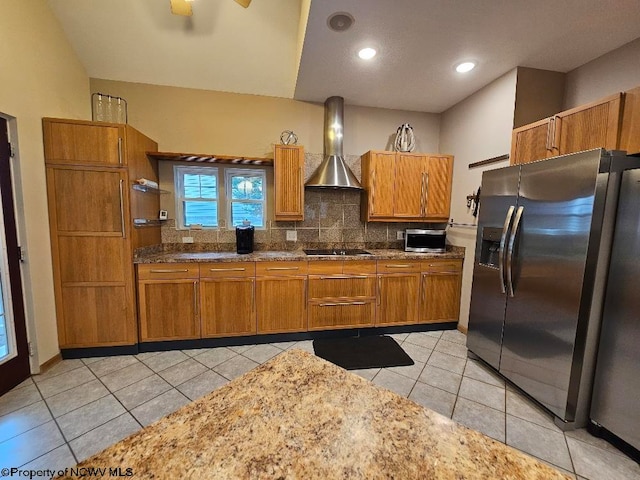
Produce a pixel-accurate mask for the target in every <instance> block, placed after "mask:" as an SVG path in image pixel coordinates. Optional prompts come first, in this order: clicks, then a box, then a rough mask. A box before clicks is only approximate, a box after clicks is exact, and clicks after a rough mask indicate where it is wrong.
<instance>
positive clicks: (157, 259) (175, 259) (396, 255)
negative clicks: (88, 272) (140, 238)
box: [134, 246, 464, 264]
mask: <svg viewBox="0 0 640 480" xmlns="http://www.w3.org/2000/svg"><path fill="white" fill-rule="evenodd" d="M365 250H367V251H368V252H370V253H371V255H323V256H310V255H307V254H305V253H304V252H303V251H302V250H292V251H284V250H283V251H265V250H263V251H255V252H253V253H249V254H238V253H236V252H210V251H209V252H207V251H161V252H152V253H141V254H137V255H136V257H135V258H134V263H138V264H143V263H148V264H153V263H191V262H194V263H198V262H267V261H280V262H282V261H300V260H323V261H325V260H326V261H336V260H425V259H429V258H443V259H447V258H450V259H462V258H464V248H463V247H455V246H448V247H447V251H446V252H445V253H412V252H405V251H403V250H397V249H368V248H365Z"/></svg>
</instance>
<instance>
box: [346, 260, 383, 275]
mask: <svg viewBox="0 0 640 480" xmlns="http://www.w3.org/2000/svg"><path fill="white" fill-rule="evenodd" d="M342 273H344V274H345V275H347V274H356V275H357V274H364V273H376V261H375V260H345V261H344V266H343V267H342Z"/></svg>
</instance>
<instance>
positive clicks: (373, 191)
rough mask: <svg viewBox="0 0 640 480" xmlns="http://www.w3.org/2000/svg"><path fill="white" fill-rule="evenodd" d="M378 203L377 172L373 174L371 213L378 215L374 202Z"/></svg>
mask: <svg viewBox="0 0 640 480" xmlns="http://www.w3.org/2000/svg"><path fill="white" fill-rule="evenodd" d="M375 201H376V171H375V170H374V171H373V172H372V173H371V213H376V208H375V206H374V202H375Z"/></svg>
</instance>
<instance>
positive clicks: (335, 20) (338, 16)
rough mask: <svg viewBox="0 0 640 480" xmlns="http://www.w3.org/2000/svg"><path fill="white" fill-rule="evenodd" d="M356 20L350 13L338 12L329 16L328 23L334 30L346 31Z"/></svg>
mask: <svg viewBox="0 0 640 480" xmlns="http://www.w3.org/2000/svg"><path fill="white" fill-rule="evenodd" d="M354 21H355V20H354V19H353V17H352V16H351V15H349V14H348V13H346V12H337V13H334V14H333V15H330V16H329V18H328V19H327V25H329V28H330V29H331V30H333V31H334V32H344V31H345V30H349V28H350V27H351V25H353V22H354Z"/></svg>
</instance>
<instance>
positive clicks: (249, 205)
mask: <svg viewBox="0 0 640 480" xmlns="http://www.w3.org/2000/svg"><path fill="white" fill-rule="evenodd" d="M243 220H249V222H251V225H253V226H254V227H264V211H263V204H262V202H237V201H235V202H231V225H233V226H234V227H236V226H238V225H242V221H243Z"/></svg>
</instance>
